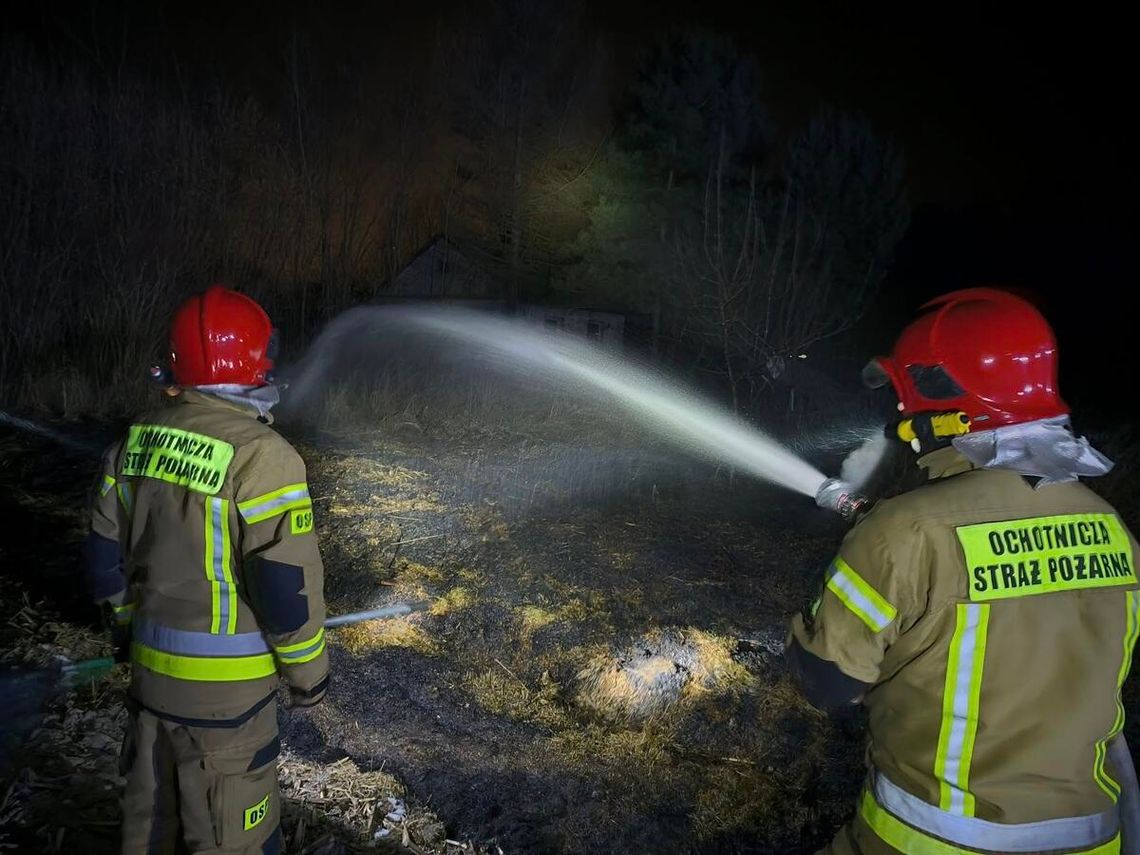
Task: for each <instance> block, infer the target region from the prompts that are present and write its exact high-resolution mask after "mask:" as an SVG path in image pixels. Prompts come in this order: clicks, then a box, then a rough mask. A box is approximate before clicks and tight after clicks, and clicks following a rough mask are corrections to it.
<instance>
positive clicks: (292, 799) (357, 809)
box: [278, 749, 455, 855]
mask: <svg viewBox="0 0 1140 855" xmlns="http://www.w3.org/2000/svg"><path fill="white" fill-rule="evenodd" d="M278 775H279V778H280V781H281V796H282V799H283V803H284V805H283V813H284V816H283V819H282V833H283V834H284V836H285V847H286V851H288V852H311V851H314V850H319V849H320V847H321V845H322V842H324V841H327V840H329V839H330V838H331V837H333V836H335V838H336V839H337V840H338V841H340V842H341V843H342V844H345V845H347V847H348V848H349V851H352V852H393V853H394V852H411V853H414V855H437V853H438V855H443V853H446V852H454V851H455V847H452V846H448V845H447V834H446V830H445V828H444V825H443V823H442V822H440V820H439V818H438V817H437V816H436V815H435V814H434V813H432V812H431V811H429V810H427V809H426V808H424V807H422V806H420V805H418V804H415V803H411V804H409V803H408V802H407V801H406V795H407V793H406V791H405V789H404V786H403V785H402V784H401V783H400V782H399V781H398V780H397V779H396V778H394V777H392V776H391V775H388V774H386V773H385V772H384V771H383V770H376V771H365V770H362V769H360V768H359V767H358V766H357V765H356V764H355V763H354V762H352V760H351V759H349V758H348V757H345V758H343V759H342V760H339V761H337V762H336V763H331V764H327V765H326V764H317V763H311V762H309V761H307V760H304V759H302V758H300V757H297V756H296V755H294V754H292V753H291V752H290V751H289V750H288V749H285V750H284V751H283V752H282V755H281V759H280V761H279V766H278Z"/></svg>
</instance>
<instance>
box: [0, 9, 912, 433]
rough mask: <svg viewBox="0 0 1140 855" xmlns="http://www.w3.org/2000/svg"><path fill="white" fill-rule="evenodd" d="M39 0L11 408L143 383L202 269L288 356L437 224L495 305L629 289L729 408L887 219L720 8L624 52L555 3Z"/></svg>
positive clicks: (21, 166) (7, 393) (371, 291)
mask: <svg viewBox="0 0 1140 855" xmlns="http://www.w3.org/2000/svg"><path fill="white" fill-rule="evenodd" d="M45 8H47V9H48V11H45V12H43V13H42V18H41V19H39V20H37V22H36V26H34V27H33V26H25V27H22V28H21V27H12V28H10V30H9V32H8V33H7V34H6V35H5V36H4V37H3V41H2V42H0V52H2V59H0V164H2V166H0V198H3V205H2V206H0V254H2V262H0V305H2V307H3V308H2V310H0V397H2V399H3V400H4V401H5V402H6V403H7V404H9V405H12V404H15V405H19V406H25V407H31V408H36V409H40V410H46V411H51V412H56V413H65V414H81V413H90V414H108V413H115V412H119V411H121V410H123V409H126V408H130V407H133V406H135V405H137V404H138V402H139V397H140V396H141V395H142V394H144V390H143V388H142V385H143V384H141V383H140V382H139V379H140V378H141V377H142V376H143V372H144V369H145V366H146V365H147V364H148V363H149V362H150V361H153V360H154V359H155V358H156V357H157V356H158V355H160V352H161V343H162V338H163V331H164V325H165V322H166V319H167V317H168V315H169V312H170V310H171V309H172V308H173V306H174V305H176V303H177V302H178V301H179V300H180V299H182V298H183V297H184V296H185V295H187V294H188V293H190V292H192V291H194V290H197V289H199V288H201V287H202V286H203V285H204V284H206V283H208V282H210V281H215V280H221V281H225V282H228V283H230V284H232V285H234V286H236V287H239V288H241V289H243V290H245V291H247V292H249V293H251V294H252V295H254V296H255V297H257V298H258V299H260V300H262V301H263V302H264V303H265V305H266V306H267V308H268V309H269V310H270V312H271V313H272V314H273V316H274V317H275V319H276V321H277V322H278V324H279V325H280V326H281V327H282V328H283V330H284V332H285V334H286V337H287V338H286V344H287V346H289V347H290V348H291V349H292V351H293V352H294V353H295V352H297V351H298V350H299V349H300V347H302V346H303V344H304V342H305V341H306V340H307V338H308V337H309V336H310V335H311V334H312V333H313V332H314V331H315V330H316V329H317V328H318V327H319V326H320V325H321V324H322V323H323V322H325V321H326V320H328V319H329V318H330V317H332V316H333V315H335V314H336V313H337V312H339V311H340V310H342V309H343V308H344V307H346V306H348V305H350V304H352V303H355V302H359V301H363V300H370V299H375V298H377V297H380V296H383V294H384V290H385V287H386V285H387V283H388V282H389V281H390V280H391V278H392V277H393V275H394V274H395V273H396V272H398V271H399V270H400V269H402V267H403V266H404V265H405V264H406V263H407V262H408V261H409V260H410V259H411V258H412V257H414V255H415V254H416V253H417V252H418V251H419V250H420V249H421V248H422V247H423V246H424V245H425V244H426V243H428V242H429V241H430V240H431V239H432V238H433V237H434V236H436V235H445V236H447V237H448V238H449V239H450V240H452V241H455V242H456V243H459V244H462V245H463V246H465V247H469V248H470V249H471V250H472V251H473V252H476V253H478V256H479V257H480V258H482V259H484V260H485V262H486V264H487V265H488V266H489V267H490V268H492V269H493V270H494V271H495V272H496V274H497V276H498V278H499V280H500V281H501V282H502V283H503V289H502V290H503V293H502V298H503V300H504V301H505V302H506V303H507V304H508V305H511V304H515V303H518V302H531V301H551V302H572V303H577V304H589V305H600V306H606V307H609V308H613V309H616V310H620V311H624V312H629V313H636V314H637V315H638V316H639V317H642V318H644V319H645V323H644V325H643V326H644V328H645V330H646V332H645V339H646V341H645V345H646V347H647V348H648V349H651V350H652V351H653V352H654V353H655V354H657V355H658V356H659V357H660V358H662V359H668V360H671V361H673V362H684V363H685V364H686V365H687V366H689V367H690V368H692V369H694V370H700V371H701V372H704V373H706V374H707V375H709V376H710V377H713V378H716V379H717V382H718V383H719V384H721V385H720V388H722V389H723V390H724V391H725V393H726V396H728V397H730V398H731V400H732V401H733V403H734V404H735V405H736V406H737V407H738V408H740V409H742V410H746V409H750V408H753V407H755V406H757V405H758V404H759V403H760V402H761V401H762V400H763V396H764V395H765V393H766V391H767V390H768V389H770V388H771V385H772V383H773V382H774V381H775V380H776V379H777V378H779V377H780V375H781V374H782V373H783V372H784V370H785V367H786V361H787V360H788V359H789V358H790V357H794V356H797V355H798V354H799V353H801V352H802V351H804V349H806V348H808V347H809V346H811V345H812V344H814V343H816V342H818V341H821V340H823V339H826V338H828V337H831V336H833V335H835V334H837V333H839V332H842V331H844V330H845V329H847V328H849V327H850V326H851V325H852V324H853V323H855V322H856V321H857V320H858V318H859V317H860V314H861V312H862V311H863V309H864V308H865V307H866V306H867V305H868V302H869V299H870V297H871V296H872V295H873V293H874V292H875V290H876V288H877V287H878V285H879V284H880V282H881V281H882V279H883V277H884V276H885V274H886V272H887V270H888V268H889V265H890V263H891V259H892V254H893V252H894V249H895V246H896V244H897V242H898V240H899V238H900V237H901V235H902V232H903V230H904V229H905V227H906V224H907V220H908V209H907V204H906V200H905V195H904V186H903V184H904V182H903V178H904V176H903V165H902V161H901V157H900V154H899V152H898V151H897V150H896V148H895V146H894V145H893V144H892V143H891V142H890V141H889V140H887V139H884V138H883V137H881V136H878V135H877V134H876V133H875V131H874V130H873V129H872V128H871V126H870V123H869V122H868V121H867V120H866V119H865V118H863V117H861V116H859V115H854V114H848V113H845V112H840V111H836V110H827V109H824V110H821V111H820V112H818V113H817V115H816V116H815V117H814V118H813V119H811V121H810V122H809V123H807V124H806V125H805V126H803V127H779V126H777V124H776V123H775V122H774V121H773V120H772V119H771V118H769V113H768V111H767V110H766V109H765V97H764V88H763V77H762V74H761V69H762V65H763V57H756V56H753V55H751V54H749V53H747V52H746V51H744V50H742V49H740V48H739V47H738V46H737V45H736V44H735V43H734V42H733V40H732V39H731V38H730V37H728V36H726V35H723V34H718V33H715V32H709V31H675V32H662V33H660V34H659V35H657V36H654V37H648V36H647V37H645V38H644V39H641V40H640V43H639V44H638V45H635V46H633V47H631V45H630V42H629V40H628V39H627V38H622V37H619V36H617V35H615V34H613V33H611V32H609V31H607V29H606V28H605V26H604V24H600V23H598V21H597V18H596V17H595V16H593V15H592V14H590V12H591V10H590V9H589V8H588V7H587V6H585V5H582V4H566V3H556V2H552V0H546V1H545V2H524V0H502V2H486V3H473V4H462V5H461V8H459V9H452V10H450V11H449V10H446V9H443V10H434V9H433V10H430V11H424V12H423V13H421V14H419V15H418V17H417V16H416V14H415V13H409V14H406V15H405V17H403V18H400V19H398V20H392V21H387V20H385V19H384V18H383V17H382V15H381V14H380V13H377V12H374V13H356V14H354V13H343V14H340V13H334V12H331V11H330V12H327V13H326V14H323V15H320V16H318V15H316V13H315V12H313V11H311V10H310V11H309V12H308V13H304V14H301V13H298V12H293V11H289V10H288V7H282V8H283V9H284V11H282V12H281V13H280V14H276V13H275V14H274V16H273V18H272V20H271V21H270V20H268V19H267V20H266V23H265V24H264V25H263V26H262V25H260V24H259V22H258V20H257V16H258V15H269V14H270V10H268V9H262V8H260V7H259V6H258V5H257V4H253V5H250V6H249V7H248V8H243V9H242V10H240V11H236V12H235V13H234V15H235V17H234V19H233V20H232V21H231V22H230V23H231V26H230V27H229V28H228V29H227V28H218V29H217V30H216V31H215V30H213V29H210V25H209V23H208V22H207V23H202V22H195V21H193V20H190V19H187V20H185V21H172V20H171V19H170V17H168V16H167V14H166V13H165V12H164V8H165V7H164V6H161V5H155V6H153V7H152V6H151V5H149V4H140V5H138V6H137V7H132V6H131V5H130V4H126V5H124V6H123V7H122V8H119V7H115V8H116V11H115V12H108V11H106V8H105V7H102V8H103V11H98V10H99V9H100V8H101V7H99V6H98V4H95V5H93V6H91V7H85V11H84V12H78V13H75V14H64V13H62V12H58V11H57V12H55V13H53V12H52V11H50V10H51V7H50V4H49V6H48V7H45ZM274 8H275V9H276V8H277V7H274ZM194 45H198V46H200V47H201V50H196V49H193V48H192V47H191V46H194ZM635 48H636V49H635Z"/></svg>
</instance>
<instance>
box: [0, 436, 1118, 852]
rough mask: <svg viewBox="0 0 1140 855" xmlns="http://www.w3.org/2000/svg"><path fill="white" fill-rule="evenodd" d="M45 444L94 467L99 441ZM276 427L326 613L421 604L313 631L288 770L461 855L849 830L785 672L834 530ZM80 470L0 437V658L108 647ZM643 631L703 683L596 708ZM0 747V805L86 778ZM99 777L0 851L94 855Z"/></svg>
mask: <svg viewBox="0 0 1140 855" xmlns="http://www.w3.org/2000/svg"><path fill="white" fill-rule="evenodd" d="M66 430H68V431H70V434H71V435H77V434H78V435H80V436H81V438H82V439H83V440H84V441H87V442H89V444H90V445H91V446H92V447H94V448H97V447H98V445H99V444H101V443H102V442H103V441H104V440H106V439H108V438H109V437H110V436H111V435H113V431H112V430H111V429H110V428H108V427H107V426H102V427H99V426H94V427H93V426H88V427H85V428H77V427H76V426H71V427H69V428H66ZM283 432H284V433H286V434H287V435H290V434H291V438H292V439H293V440H294V441H295V442H296V444H297V447H298V449H299V451H300V452H301V454H302V456H303V457H304V458H305V459H306V462H307V465H308V467H309V481H310V486H311V490H312V493H313V495H314V497H315V510H316V518H317V523H318V527H319V533H320V538H321V545H322V553H323V556H324V559H325V563H326V593H327V597H328V601H329V611H330V614H338V613H342V612H346V611H351V610H356V609H363V608H368V607H372V606H376V605H382V604H385V603H391V602H398V601H405V602H412V603H416V604H417V605H418V606H420V607H421V610H420V611H418V612H416V613H414V614H413V615H411V616H409V617H406V618H402V619H398V620H393V621H385V622H376V623H372V624H366V625H361V626H359V627H355V628H344V629H340V630H336V631H332V632H330V644H331V655H332V661H333V667H334V678H333V679H334V683H333V688H332V691H331V693H330V695H329V698H328V700H327V701H326V703H324V704H323V705H322V706H321V707H318V708H317V709H316V710H313V711H311V712H309V713H306V714H293V713H287V712H286V713H283V714H282V716H281V723H282V732H283V740H284V742H285V744H286V745H287V747H288V750H289V751H290V752H291V754H292V755H293V756H295V757H298V758H302V760H303V761H305V762H307V763H312V764H318V765H319V764H333V763H336V762H337V761H341V762H343V758H346V757H347V758H351V760H352V761H353V762H354V763H355V764H356V766H358V767H359V768H361V769H382V770H383V771H384V772H385V773H387V774H390V775H393V776H395V777H396V778H397V779H399V781H400V782H401V783H402V784H403V785H404V787H406V791H407V794H408V797H409V799H414V800H415V801H417V802H418V803H420V804H422V805H425V806H426V808H427V809H430V811H431V812H433V813H434V814H435V815H436V816H438V817H439V819H440V821H441V822H442V823H443V824H444V826H445V827H446V829H447V837H448V838H451V839H456V840H470V841H476V842H477V845H480V846H484V847H487V848H486V849H483V850H480V851H495V849H494V846H496V845H497V846H499V847H501V848H502V850H503V851H504V852H507V853H518V852H526V853H531V852H534V853H543V852H550V853H563V852H565V853H578V852H582V853H609V852H614V853H617V852H621V853H628V852H639V853H640V852H646V853H654V852H661V853H672V852H687V853H722V852H723V853H745V852H748V853H769V852H771V853H777V852H778V853H800V852H813V851H815V850H816V849H817V848H818V847H819V846H821V845H823V844H824V843H825V842H826V841H827V840H828V839H830V837H831V835H832V834H833V833H834V831H835V830H836V828H837V827H838V826H839V825H840V824H841V823H842V822H843V821H845V820H846V818H847V817H848V816H849V815H850V813H851V811H852V808H853V806H854V803H855V798H856V795H857V792H858V789H859V786H860V783H861V780H862V776H863V752H864V745H865V733H864V722H863V717H862V714H861V711H860V710H859V709H856V708H853V709H852V710H851V711H849V712H847V713H844V714H843V715H841V716H838V717H831V718H829V717H826V716H823V715H822V714H820V713H818V712H816V711H815V710H813V709H811V708H810V707H809V706H807V705H806V704H805V703H804V702H803V701H802V700H801V699H800V697H799V696H798V694H797V693H796V691H795V689H794V687H793V686H792V685H791V684H790V681H789V680H788V678H787V675H786V673H785V670H784V667H783V664H782V661H781V658H780V655H779V649H780V647H781V645H782V642H783V638H784V633H785V631H786V626H787V622H788V620H789V618H790V616H791V614H793V613H794V612H795V611H796V610H797V609H799V608H801V607H802V605H803V604H804V603H805V602H807V601H808V600H810V598H811V597H812V596H813V595H814V592H815V588H816V586H817V585H818V584H819V581H820V578H821V573H822V570H823V568H824V567H825V566H826V563H827V561H828V560H829V559H830V556H831V553H832V552H833V550H834V549H835V546H836V544H837V543H838V540H839V539H840V537H841V536H842V533H843V527H842V524H841V523H840V522H839V521H838V520H837V519H834V518H831V517H829V516H827V515H825V514H823V513H822V512H819V511H816V510H815V508H814V506H813V505H812V503H811V502H810V500H809V499H807V498H806V497H801V496H797V495H794V494H792V493H790V492H787V491H783V490H779V489H775V488H769V487H765V486H762V485H758V484H755V483H750V482H747V481H745V480H742V479H740V478H739V477H737V478H732V476H731V473H728V472H725V471H717V470H714V469H713V468H712V467H709V466H706V465H704V464H696V463H693V462H690V461H687V460H684V459H681V458H679V457H678V456H676V455H675V454H674V453H672V452H670V451H669V450H668V449H665V448H661V447H656V446H653V445H648V446H646V445H642V444H640V443H636V442H630V441H628V440H629V438H628V437H622V436H614V437H610V438H609V439H608V440H606V441H597V440H596V439H595V441H593V442H592V443H588V444H581V445H579V444H573V443H566V442H564V441H554V440H552V439H551V438H549V437H545V438H544V437H543V436H541V435H540V434H535V433H532V434H530V435H527V436H523V435H512V434H504V433H501V432H500V433H496V432H493V431H490V432H488V431H484V432H471V433H468V434H460V435H455V434H452V435H448V436H446V438H444V437H441V436H438V435H437V436H431V435H429V433H428V432H425V431H424V429H423V428H421V427H420V426H418V425H412V426H407V425H405V426H403V427H398V426H396V427H392V428H391V429H389V430H384V431H377V430H370V429H365V428H342V429H340V430H337V431H324V432H315V431H308V432H302V431H297V430H295V431H293V432H292V433H291V432H290V431H289V429H288V427H287V426H286V427H285V428H283ZM94 471H95V459H94V458H93V457H92V456H91V454H90V453H88V452H85V451H83V450H78V449H73V450H66V449H61V447H60V446H59V445H58V444H57V443H55V442H52V441H51V440H48V439H44V438H41V437H34V436H30V435H28V434H24V433H15V432H13V431H11V430H9V429H7V428H0V487H2V489H0V513H3V518H4V520H5V531H6V532H7V534H6V536H5V537H4V538H3V540H2V541H0V560H2V561H3V566H4V575H5V582H6V584H5V586H4V587H5V594H4V606H5V610H6V613H8V614H11V613H13V612H14V611H18V610H19V609H20V608H21V607H25V606H28V605H29V604H31V605H32V606H33V607H34V609H36V610H38V613H42V614H44V615H47V616H48V618H50V620H46V623H48V624H50V625H51V626H52V627H55V629H51V630H47V629H45V628H44V625H45V624H44V623H37V625H36V626H35V627H28V626H24V627H23V628H21V626H14V625H13V624H12V623H11V622H10V623H9V624H8V626H6V627H5V628H3V629H2V630H0V650H2V651H4V653H5V659H6V660H8V661H10V662H21V661H22V662H35V661H37V659H42V658H43V657H44V656H45V655H46V654H45V651H46V652H47V653H51V654H52V655H54V654H56V653H62V654H63V655H69V656H71V657H72V658H79V656H81V655H97V654H98V653H99V652H101V651H100V649H99V647H98V645H99V641H98V639H99V635H98V622H97V616H96V614H95V612H94V610H93V609H91V608H90V607H89V606H87V605H86V604H85V602H84V598H83V594H82V590H81V585H80V583H79V580H78V566H79V565H78V551H77V550H78V543H79V540H80V538H81V536H82V525H83V519H82V514H81V513H80V512H79V510H78V509H79V508H80V507H81V506H82V504H83V502H84V500H85V493H86V490H87V488H88V486H89V484H90V481H91V478H92V476H93V474H94ZM663 635H666V636H668V638H670V639H671V640H673V641H679V642H680V643H683V644H692V645H694V648H693V649H695V650H697V651H698V658H703V660H704V662H705V664H706V665H707V673H706V675H705V679H703V681H698V680H697V679H695V678H694V677H693V675H690V674H682V675H681V676H680V677H678V678H677V680H678V681H679V682H680V683H684V684H685V689H684V691H683V692H682V693H681V694H680V695H679V697H677V698H676V699H675V700H674V702H673V703H671V704H669V705H668V706H667V707H666V708H665V709H663V710H661V709H659V710H656V711H654V712H653V714H651V715H648V716H645V715H640V714H639V713H638V711H637V710H636V709H635V708H634V707H633V706H632V705H631V706H630V707H629V708H628V709H626V710H623V708H622V706H621V703H622V702H623V698H622V697H617V698H616V701H615V698H613V697H610V698H609V701H610V703H608V704H599V703H597V702H596V701H597V698H596V697H595V696H594V695H595V694H596V688H597V687H596V686H595V685H594V684H592V683H590V682H589V681H588V680H585V679H584V677H583V675H584V674H585V673H587V672H590V671H591V669H593V671H592V673H594V674H597V673H601V672H604V671H606V669H607V668H610V667H611V666H610V663H611V662H613V661H616V658H617V657H618V656H620V655H622V654H623V653H625V654H627V655H634V656H636V655H639V654H638V650H639V648H642V647H646V646H647V645H652V644H654V643H655V642H654V641H653V639H655V638H660V637H662V636H663ZM76 638H82V639H83V640H84V641H83V643H82V644H80V643H79V642H77V641H76V640H75V639H76ZM83 645H86V647H84V646H83ZM607 673H608V672H607ZM615 673H617V672H615ZM686 681H687V682H686ZM1134 687H1135V681H1134V680H1133V681H1130V686H1129V691H1128V693H1127V698H1126V704H1127V706H1128V707H1129V708H1130V709H1131V710H1135V709H1136V698H1135V694H1134ZM592 693H593V694H592ZM121 695H122V680H121V677H120V678H119V679H118V681H117V682H116V681H110V682H109V683H108V685H107V686H106V687H104V688H103V690H102V691H100V690H99V689H98V687H91V688H90V690H89V691H87V693H86V694H84V693H77V694H76V695H75V696H72V697H71V698H68V699H63V700H61V699H60V698H58V697H57V698H56V699H55V700H53V701H51V702H50V704H49V710H51V709H58V708H59V705H60V704H63V703H66V704H68V705H70V706H74V705H76V704H78V705H79V706H80V707H82V706H83V705H84V704H91V705H93V706H101V707H107V705H108V704H110V705H111V707H112V708H113V710H114V714H115V715H121V713H120V712H119V710H118V709H117V708H115V704H118V703H120V702H121ZM108 698H110V699H111V700H108ZM630 700H631V701H632V700H633V699H632V698H631V699H630ZM9 718H10V719H15V718H16V716H14V715H10V716H9ZM1133 719H1135V716H1133ZM30 720H31V719H29V721H30ZM1133 723H1134V722H1130V733H1133V732H1134V731H1133V730H1132V724H1133ZM5 728H6V729H7V730H8V731H9V733H8V734H7V736H8V737H9V738H8V740H7V742H6V748H5V752H4V754H3V755H2V758H0V759H2V760H3V761H4V762H3V769H2V772H3V775H4V781H3V783H4V789H6V790H7V791H8V794H9V798H6V799H5V801H6V802H7V801H9V800H10V797H11V794H12V792H13V790H12V789H11V788H10V786H9V784H8V783H7V782H8V781H9V780H16V770H21V769H22V770H24V773H23V774H24V777H23V778H21V779H20V780H22V781H24V783H25V784H26V782H27V776H28V774H29V773H28V771H27V770H28V769H32V770H34V774H35V775H38V776H39V778H38V779H37V780H43V779H45V776H46V779H47V780H54V781H58V780H62V779H64V778H66V777H67V776H68V775H72V776H75V775H77V774H80V773H79V772H77V771H76V764H75V763H74V762H72V763H70V764H69V763H68V759H67V758H66V757H57V756H54V755H52V753H51V752H52V751H56V750H57V749H55V748H51V747H45V746H44V745H37V740H38V739H39V736H38V734H39V732H38V731H36V730H33V729H31V725H30V724H21V723H20V722H17V721H14V720H9V721H6V722H5ZM1133 744H1135V742H1134V743H1133ZM103 750H105V751H109V749H106V748H105V747H104V749H103ZM108 763H110V764H111V765H113V758H111V759H109V760H108ZM53 776H54V777H53ZM105 778H106V776H104V778H100V779H99V781H98V785H97V786H95V785H94V784H93V785H92V786H91V787H88V788H86V790H85V791H84V795H83V798H82V799H81V801H82V804H83V809H82V810H73V811H71V812H70V813H69V814H67V815H63V814H61V812H60V811H58V810H55V811H52V810H48V809H39V810H37V809H35V804H34V802H35V799H34V798H32V797H31V796H29V797H28V798H26V799H25V801H26V802H28V807H27V809H26V810H24V811H23V812H22V813H21V814H20V816H19V817H17V821H16V822H15V825H16V826H19V825H20V824H21V823H22V824H23V825H24V826H25V828H24V829H23V831H11V830H9V831H8V832H7V834H8V836H7V837H5V836H4V835H5V832H4V830H3V826H4V816H3V813H4V811H3V810H2V809H0V839H5V840H12V841H16V842H20V841H22V840H30V839H35V840H37V841H40V842H42V841H44V840H48V841H51V840H55V839H57V836H60V835H62V832H60V830H59V829H60V828H66V830H67V832H68V834H69V835H70V836H69V837H68V840H69V842H70V843H71V844H74V843H75V842H76V841H83V842H85V843H86V844H87V846H86V848H85V850H84V851H93V852H101V851H112V849H113V845H114V843H113V840H114V829H113V825H114V822H113V820H114V818H115V816H116V815H117V814H116V812H117V807H116V805H115V792H114V789H113V787H109V786H108V785H107V783H106V780H105ZM24 790H26V791H27V792H32V793H33V794H34V791H35V788H34V787H32V788H31V789H29V788H28V787H27V786H25V787H24ZM48 793H49V794H50V793H51V791H50V790H49V791H48ZM0 796H3V793H0ZM9 812H10V813H11V811H9ZM91 817H94V818H93V819H91ZM9 825H10V826H12V822H11V821H10V823H9ZM50 848H51V847H45V851H47V850H49V849H50ZM64 848H65V849H66V847H64ZM418 851H427V849H420V850H418ZM433 851H436V850H433ZM438 851H443V850H442V849H440V850H438ZM447 851H457V850H454V849H447Z"/></svg>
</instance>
